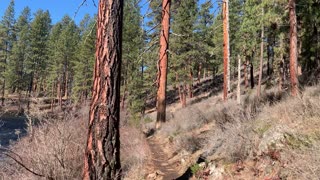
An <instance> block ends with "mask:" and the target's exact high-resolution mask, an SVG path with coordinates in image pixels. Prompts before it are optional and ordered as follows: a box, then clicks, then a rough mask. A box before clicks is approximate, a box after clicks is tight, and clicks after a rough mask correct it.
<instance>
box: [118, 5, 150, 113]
mask: <svg viewBox="0 0 320 180" xmlns="http://www.w3.org/2000/svg"><path fill="white" fill-rule="evenodd" d="M141 23H142V16H141V15H140V7H139V3H138V0H127V1H125V2H124V19H123V46H122V49H123V54H122V57H123V64H122V71H121V72H122V81H124V82H122V86H123V95H122V106H123V105H124V101H125V99H128V101H127V102H128V107H129V110H130V112H131V114H132V115H133V116H134V117H135V115H137V116H139V114H140V113H143V109H144V106H145V100H144V99H145V98H144V95H145V93H144V91H145V88H144V83H143V81H144V77H143V68H144V67H143V66H144V65H142V62H143V61H142V60H143V59H142V58H143V56H142V53H143V52H142V50H143V46H144V37H143V29H142V27H141ZM142 67H143V68H142Z"/></svg>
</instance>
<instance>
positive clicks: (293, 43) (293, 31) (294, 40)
mask: <svg viewBox="0 0 320 180" xmlns="http://www.w3.org/2000/svg"><path fill="white" fill-rule="evenodd" d="M288 6H289V19H290V80H291V94H292V96H297V95H298V93H299V81H298V77H297V68H298V67H297V65H298V64H297V62H298V33H297V15H296V1H295V0H289V5H288Z"/></svg>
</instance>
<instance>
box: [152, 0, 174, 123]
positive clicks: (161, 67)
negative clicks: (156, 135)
mask: <svg viewBox="0 0 320 180" xmlns="http://www.w3.org/2000/svg"><path fill="white" fill-rule="evenodd" d="M170 4H171V0H162V20H161V32H160V53H159V56H160V57H159V61H158V78H157V83H158V91H157V123H156V128H160V126H161V123H162V122H165V121H166V87H167V68H168V48H169V28H170Z"/></svg>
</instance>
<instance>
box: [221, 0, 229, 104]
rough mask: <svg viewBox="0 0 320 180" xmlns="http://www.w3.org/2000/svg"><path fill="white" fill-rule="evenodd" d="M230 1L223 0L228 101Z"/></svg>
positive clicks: (224, 87) (225, 95)
mask: <svg viewBox="0 0 320 180" xmlns="http://www.w3.org/2000/svg"><path fill="white" fill-rule="evenodd" d="M228 6H229V1H228V0H224V1H223V8H222V11H223V12H222V13H223V100H224V101H226V100H227V98H228V88H229V87H228V84H229V82H228V81H229V77H228V73H229V69H228V68H229V66H228V63H229V27H228V25H229V22H228V21H229V17H228V11H229V7H228Z"/></svg>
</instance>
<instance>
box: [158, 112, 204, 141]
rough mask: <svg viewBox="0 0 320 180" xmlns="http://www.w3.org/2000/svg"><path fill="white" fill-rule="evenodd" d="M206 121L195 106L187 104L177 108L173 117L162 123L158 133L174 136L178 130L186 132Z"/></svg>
mask: <svg viewBox="0 0 320 180" xmlns="http://www.w3.org/2000/svg"><path fill="white" fill-rule="evenodd" d="M208 122H209V121H208V119H207V118H206V117H205V116H203V115H202V113H201V111H200V110H199V109H198V108H197V107H194V106H189V107H186V108H183V109H179V110H177V111H176V112H175V113H174V116H173V118H172V119H171V120H169V121H168V122H167V123H165V124H163V127H162V128H161V130H160V131H159V133H160V134H163V135H165V136H170V135H171V136H172V135H173V136H175V135H177V134H179V133H180V132H187V131H190V130H192V129H196V128H199V127H201V126H202V125H203V124H205V123H208Z"/></svg>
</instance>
